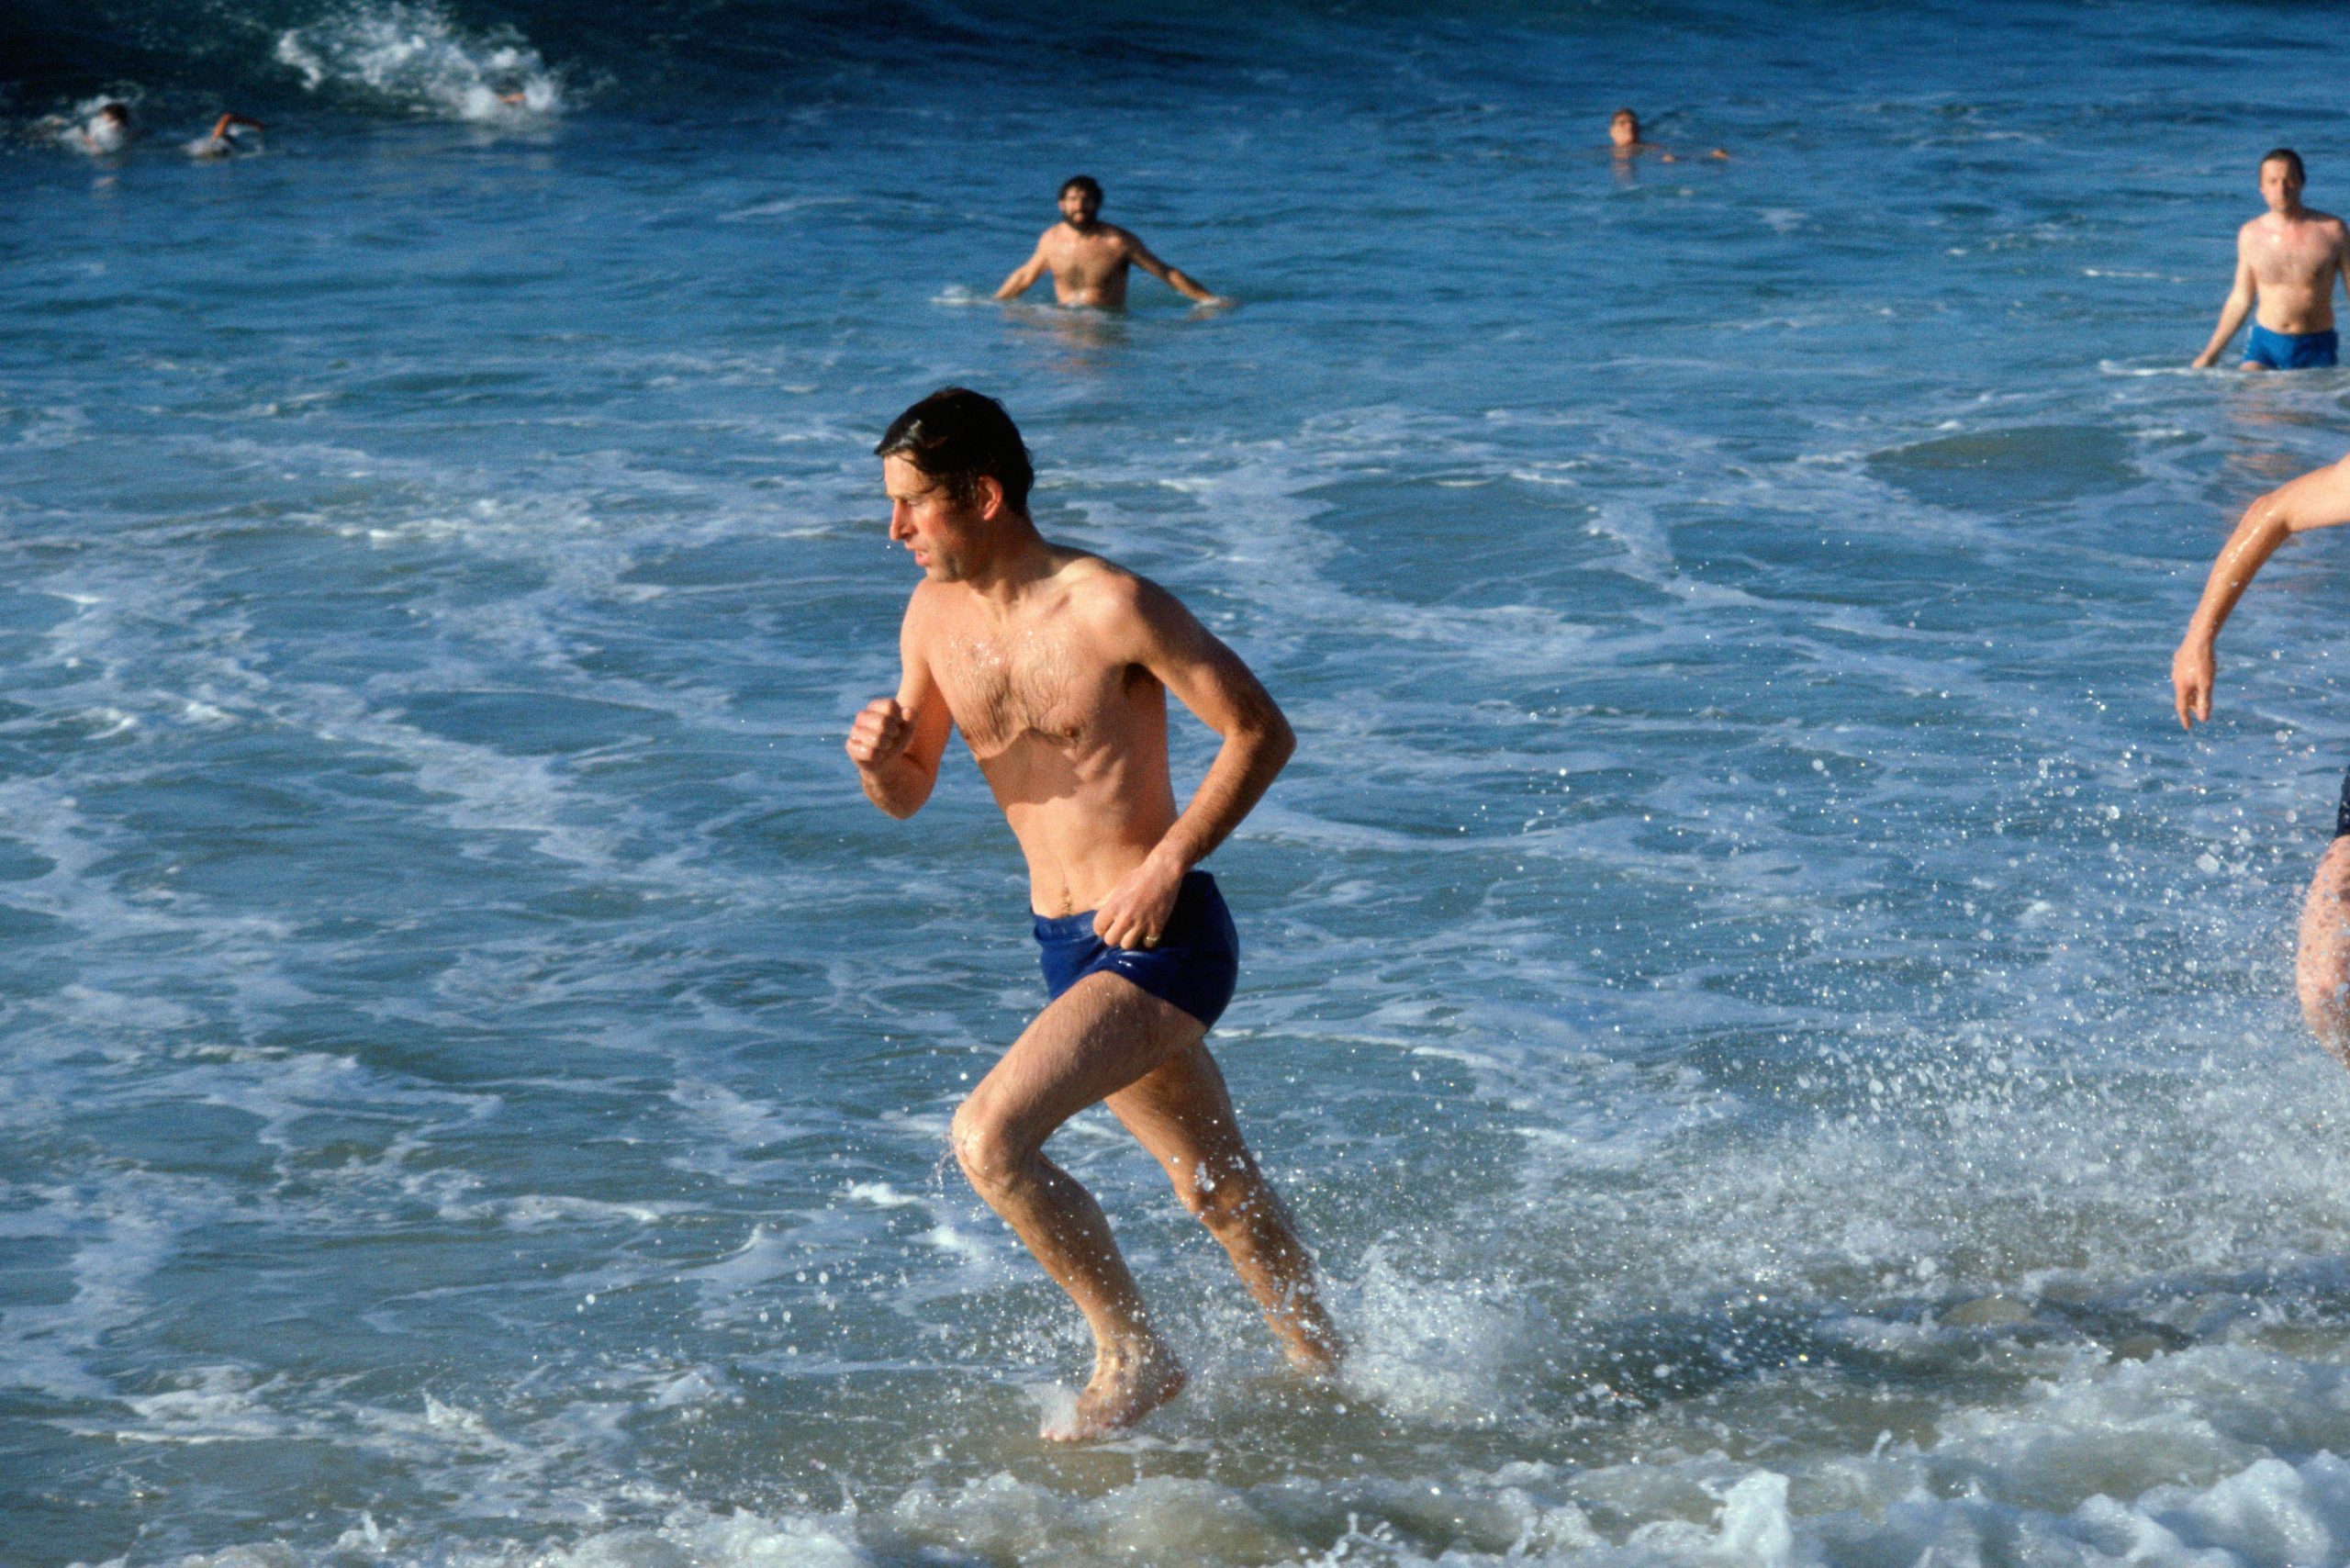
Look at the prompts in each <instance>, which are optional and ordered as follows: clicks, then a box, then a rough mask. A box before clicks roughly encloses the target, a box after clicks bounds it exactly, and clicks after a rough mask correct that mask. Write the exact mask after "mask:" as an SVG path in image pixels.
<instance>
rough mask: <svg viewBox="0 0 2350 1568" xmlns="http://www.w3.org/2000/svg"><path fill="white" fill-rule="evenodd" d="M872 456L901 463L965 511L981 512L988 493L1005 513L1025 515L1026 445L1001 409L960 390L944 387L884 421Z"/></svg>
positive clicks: (1030, 478)
mask: <svg viewBox="0 0 2350 1568" xmlns="http://www.w3.org/2000/svg"><path fill="white" fill-rule="evenodd" d="M873 453H874V455H875V456H877V457H879V458H882V459H884V460H887V459H889V458H892V457H900V458H903V459H904V460H905V461H906V462H908V463H910V464H912V465H913V466H914V467H915V468H916V469H917V470H918V471H920V473H921V474H922V475H923V477H925V478H927V479H929V480H931V481H933V482H934V484H936V486H937V487H939V489H941V490H942V491H944V492H945V494H946V498H947V499H949V500H950V501H952V502H954V503H955V504H956V505H957V506H960V507H965V508H973V507H979V508H984V505H985V502H986V499H987V493H988V491H989V489H990V486H989V485H986V484H983V483H982V481H983V480H992V481H993V482H994V483H993V486H992V488H993V489H994V490H996V491H997V492H998V493H999V494H1001V495H1002V498H1003V504H1004V507H1005V509H1006V510H1011V511H1014V512H1017V513H1019V514H1020V515H1021V516H1023V517H1025V516H1027V515H1028V490H1029V487H1031V486H1032V485H1034V484H1035V482H1036V470H1035V465H1033V464H1032V463H1030V461H1029V459H1028V443H1027V442H1024V441H1022V440H1021V439H1020V427H1019V426H1017V425H1015V424H1013V422H1012V416H1011V415H1010V414H1007V413H1005V412H1004V411H1003V405H1002V404H1001V403H999V402H997V401H996V400H995V399H994V398H990V397H988V396H987V395H986V394H984V393H980V392H974V391H972V390H970V389H969V388H968V387H964V386H944V387H941V388H939V390H937V391H935V392H933V393H932V394H931V395H930V396H929V397H927V398H923V400H922V401H921V402H919V403H916V404H915V405H914V406H913V407H912V408H911V409H907V410H906V411H905V412H904V413H902V414H900V415H899V416H898V417H897V418H896V419H894V420H890V428H889V430H888V431H886V432H885V433H884V434H883V435H882V437H881V443H880V444H879V445H878V446H876V447H875V448H874V449H873Z"/></svg>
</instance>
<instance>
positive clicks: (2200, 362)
mask: <svg viewBox="0 0 2350 1568" xmlns="http://www.w3.org/2000/svg"><path fill="white" fill-rule="evenodd" d="M2219 363H2220V356H2219V354H2218V353H2217V352H2216V351H2214V350H2211V349H2205V350H2204V351H2203V352H2202V353H2199V354H2197V355H2196V356H2195V357H2194V358H2193V359H2191V360H2188V362H2187V368H2188V369H2189V370H2209V369H2210V368H2211V367H2212V366H2213V365H2215V364H2219Z"/></svg>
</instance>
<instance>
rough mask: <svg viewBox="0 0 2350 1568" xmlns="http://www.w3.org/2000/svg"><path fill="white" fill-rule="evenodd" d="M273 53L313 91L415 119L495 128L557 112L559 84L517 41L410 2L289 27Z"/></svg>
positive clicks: (392, 1)
mask: <svg viewBox="0 0 2350 1568" xmlns="http://www.w3.org/2000/svg"><path fill="white" fill-rule="evenodd" d="M275 53H276V57H277V59H278V61H279V62H280V63H282V64H285V65H290V66H292V67H293V68H294V69H295V70H297V71H298V72H300V73H302V84H303V86H305V87H306V88H308V90H309V91H311V92H313V93H317V92H321V91H328V90H336V91H349V92H357V93H360V94H363V95H370V96H374V97H376V98H384V99H389V100H391V101H392V102H394V103H396V104H398V105H400V106H404V107H406V108H407V109H408V110H409V111H410V112H412V113H416V114H421V115H431V116H435V117H446V118H457V119H468V120H482V121H495V120H501V119H509V118H513V117H514V116H516V115H518V114H555V113H559V112H560V111H561V110H562V108H563V105H564V93H563V84H562V82H561V81H560V79H559V78H558V77H557V75H556V73H554V71H553V70H551V69H550V68H549V67H548V65H547V63H546V62H545V61H544V60H543V59H542V58H541V57H540V55H539V51H538V50H536V49H534V48H532V45H531V43H530V41H529V40H528V39H524V38H523V37H522V36H521V35H520V34H519V33H515V32H513V31H511V29H500V30H499V31H498V32H497V33H493V34H489V35H475V34H469V33H467V32H466V31H465V30H464V28H460V27H458V26H457V24H456V23H455V22H453V21H452V20H451V19H450V17H449V16H448V14H447V13H446V12H445V11H443V10H442V9H441V7H440V6H436V5H430V4H413V3H411V0H377V3H375V4H370V5H362V6H353V7H351V8H349V9H346V10H343V11H340V12H336V13H334V14H332V15H330V16H328V17H324V18H322V19H320V20H319V21H317V22H313V23H310V24H308V25H307V26H304V27H298V28H289V29H287V30H286V31H285V33H283V34H281V35H280V36H279V38H278V39H277V47H276V50H275Z"/></svg>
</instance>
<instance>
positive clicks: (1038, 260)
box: [995, 229, 1052, 299]
mask: <svg viewBox="0 0 2350 1568" xmlns="http://www.w3.org/2000/svg"><path fill="white" fill-rule="evenodd" d="M1051 232H1052V230H1049V229H1047V230H1045V233H1046V234H1050V233H1051ZM1045 272H1046V261H1045V241H1044V237H1043V235H1039V236H1038V237H1037V240H1036V250H1035V254H1033V255H1031V256H1030V257H1029V258H1028V259H1027V260H1026V261H1024V262H1023V263H1020V264H1019V265H1018V266H1016V267H1014V268H1013V269H1012V275H1011V276H1010V277H1008V278H1005V279H1004V280H1003V286H1002V288H999V289H997V290H996V291H995V297H997V298H998V299H1017V298H1019V297H1021V296H1022V295H1024V294H1025V293H1027V292H1028V291H1029V290H1030V289H1032V288H1034V287H1035V286H1036V280H1037V279H1038V278H1040V277H1043V276H1044V275H1045Z"/></svg>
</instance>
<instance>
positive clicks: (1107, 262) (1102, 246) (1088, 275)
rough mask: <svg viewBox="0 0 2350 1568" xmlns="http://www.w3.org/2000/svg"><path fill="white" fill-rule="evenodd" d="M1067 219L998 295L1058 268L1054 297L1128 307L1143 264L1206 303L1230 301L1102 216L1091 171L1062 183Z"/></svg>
mask: <svg viewBox="0 0 2350 1568" xmlns="http://www.w3.org/2000/svg"><path fill="white" fill-rule="evenodd" d="M1060 207H1061V220H1060V221H1059V222H1058V223H1056V224H1054V225H1053V226H1052V227H1051V228H1050V229H1047V230H1045V232H1044V233H1043V234H1042V235H1040V236H1038V237H1037V240H1036V250H1035V254H1033V255H1031V256H1030V257H1029V258H1028V259H1027V260H1026V261H1024V262H1023V263H1020V265H1019V266H1018V267H1016V268H1014V269H1013V274H1012V275H1011V276H1010V277H1008V278H1005V279H1004V280H1003V286H1002V287H1001V288H998V289H997V290H996V291H995V297H997V298H998V299H1017V298H1019V297H1021V296H1022V295H1024V294H1025V293H1027V292H1028V291H1029V290H1030V289H1031V288H1033V287H1035V285H1036V280H1037V279H1038V278H1041V277H1043V276H1044V275H1045V274H1046V273H1050V274H1053V297H1055V298H1057V299H1058V300H1059V301H1060V302H1061V303H1062V304H1063V305H1098V306H1102V307H1103V308H1108V309H1112V310H1117V309H1123V308H1125V303H1126V274H1127V270H1128V269H1129V268H1132V267H1140V268H1141V269H1142V270H1143V271H1145V272H1147V273H1148V274H1150V275H1151V276H1153V277H1155V278H1157V279H1158V281H1159V282H1161V283H1163V284H1165V285H1166V286H1168V287H1169V288H1171V289H1173V290H1174V291H1175V292H1176V293H1178V294H1180V295H1181V296H1183V297H1185V298H1187V299H1195V300H1197V301H1199V302H1200V303H1201V304H1202V305H1229V304H1231V303H1232V301H1230V300H1229V299H1226V298H1225V297H1223V296H1222V295H1217V294H1210V293H1209V292H1208V291H1207V290H1206V289H1204V288H1203V287H1201V286H1199V284H1198V283H1196V282H1194V281H1193V280H1192V277H1191V276H1190V275H1189V274H1186V273H1185V272H1184V271H1183V270H1182V269H1181V267H1170V266H1169V265H1168V264H1167V263H1165V262H1162V261H1160V260H1159V259H1158V257H1157V256H1154V255H1152V254H1151V253H1150V247H1149V246H1147V245H1146V244H1144V243H1143V242H1142V241H1141V240H1140V239H1138V238H1136V236H1135V235H1133V234H1131V233H1129V232H1128V231H1126V230H1124V229H1121V228H1119V227H1118V226H1117V225H1116V224H1114V223H1104V222H1102V218H1101V212H1102V186H1101V185H1100V183H1099V182H1098V181H1096V180H1095V179H1094V178H1093V176H1092V175H1091V174H1072V175H1070V176H1069V178H1068V179H1067V180H1065V181H1063V182H1062V184H1061V196H1060Z"/></svg>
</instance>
